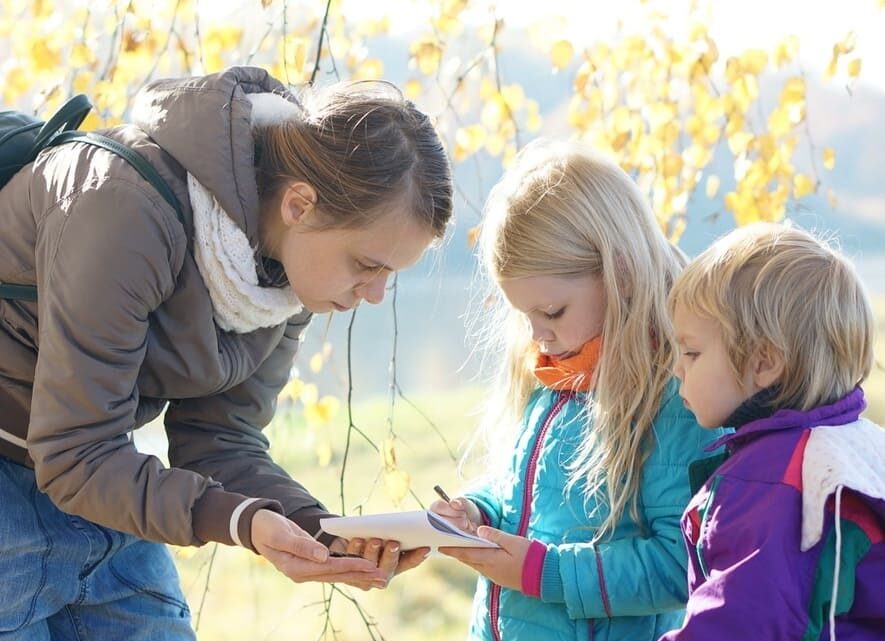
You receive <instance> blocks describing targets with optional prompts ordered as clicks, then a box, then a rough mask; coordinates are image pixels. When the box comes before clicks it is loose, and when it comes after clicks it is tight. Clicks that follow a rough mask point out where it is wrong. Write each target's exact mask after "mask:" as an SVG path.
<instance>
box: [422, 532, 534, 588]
mask: <svg viewBox="0 0 885 641" xmlns="http://www.w3.org/2000/svg"><path fill="white" fill-rule="evenodd" d="M476 534H477V536H479V537H480V538H482V539H486V540H487V541H492V542H493V543H497V544H498V545H500V546H501V547H500V548H498V549H494V548H449V547H441V548H439V551H440V552H441V553H442V554H445V555H447V556H450V557H452V558H454V559H458V560H459V561H461V563H463V564H464V565H469V566H470V567H472V568H473V569H474V570H476V571H477V572H479V573H480V574H482V575H483V576H485V577H488V578H489V580H491V581H492V582H493V583H497V584H498V585H500V586H501V587H503V588H511V589H513V590H520V591H521V590H522V566H523V564H524V563H525V557H526V554H528V551H529V546H530V545H531V543H532V542H531V541H530V540H529V539H527V538H525V537H522V536H514V535H513V534H506V533H504V532H502V531H501V530H496V529H495V528H492V527H489V526H487V525H483V526H482V527H480V528H479V529H478V530H477V533H476Z"/></svg>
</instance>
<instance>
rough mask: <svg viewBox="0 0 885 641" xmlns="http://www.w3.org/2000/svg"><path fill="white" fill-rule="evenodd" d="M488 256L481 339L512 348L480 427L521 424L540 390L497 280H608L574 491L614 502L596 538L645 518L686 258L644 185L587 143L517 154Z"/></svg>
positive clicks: (491, 227) (488, 231)
mask: <svg viewBox="0 0 885 641" xmlns="http://www.w3.org/2000/svg"><path fill="white" fill-rule="evenodd" d="M480 252H481V256H482V261H483V265H484V268H485V271H486V272H487V274H488V276H489V277H490V280H491V282H490V285H491V286H492V287H493V288H494V290H493V296H496V297H497V300H498V301H499V302H500V303H501V304H500V305H499V306H498V309H499V312H498V313H499V319H498V321H497V322H492V323H489V324H488V326H487V327H488V329H487V330H486V337H485V339H486V340H485V343H486V345H487V347H488V348H489V349H490V350H491V351H490V352H489V353H490V354H496V355H497V354H503V355H504V356H503V360H502V362H501V363H500V365H499V367H498V371H497V374H496V378H497V385H496V386H495V390H494V391H493V395H492V398H491V400H490V404H489V407H488V408H487V411H486V415H485V420H484V423H483V427H484V428H485V431H486V432H487V433H491V434H494V433H496V432H497V433H499V428H500V427H502V426H507V427H509V428H511V429H513V428H515V426H517V425H519V424H520V422H521V421H522V415H523V412H524V410H525V407H526V404H527V401H528V399H529V396H530V395H531V393H532V391H533V390H534V389H535V388H536V387H537V385H538V383H537V381H536V379H535V378H534V375H533V372H532V368H531V366H530V364H529V362H528V359H527V353H529V350H530V349H531V343H532V340H531V331H530V328H529V326H528V323H527V322H526V319H525V318H523V317H522V315H521V314H520V313H519V312H518V311H516V310H513V309H510V308H509V307H508V306H506V305H505V304H503V302H502V301H501V298H502V297H501V295H500V292H499V291H498V290H497V283H498V282H500V281H501V280H503V279H512V278H523V277H527V276H564V277H568V276H574V275H595V276H599V277H600V278H601V279H602V281H603V283H604V288H605V293H606V299H607V303H606V310H605V319H604V323H603V330H602V335H603V349H602V355H601V358H600V362H599V365H598V367H597V370H596V383H595V393H594V394H592V395H588V402H587V408H586V409H587V415H586V420H587V427H586V430H585V433H586V438H584V439H583V441H582V446H581V448H580V449H579V451H578V452H577V455H576V458H575V459H574V461H572V463H571V465H570V470H569V471H570V474H569V487H571V486H573V485H574V484H575V483H577V482H579V481H581V480H584V481H585V482H586V490H585V491H586V494H587V496H595V497H596V498H597V499H598V500H602V501H603V502H605V503H607V504H608V506H609V513H608V515H607V516H606V518H605V521H604V523H603V525H602V527H601V528H600V529H599V530H598V531H597V533H596V535H595V539H594V540H599V539H600V538H602V537H603V536H604V535H605V534H607V533H610V532H611V531H612V530H613V529H614V527H615V525H616V524H617V522H618V521H619V520H620V518H621V516H622V514H623V513H624V510H625V509H626V507H627V505H628V504H629V505H630V514H631V516H632V518H633V519H634V520H635V521H637V522H638V521H639V516H638V505H637V489H638V485H639V479H640V475H641V471H642V465H643V463H644V461H645V459H646V457H647V455H648V452H649V448H650V445H651V440H652V433H651V432H652V420H653V419H654V417H655V415H656V414H657V412H658V410H659V408H660V404H661V400H662V397H663V394H664V389H665V387H666V385H667V381H668V380H669V378H670V371H671V366H672V357H673V353H672V347H671V337H672V329H671V325H670V321H669V317H668V314H667V292H668V291H669V289H670V285H671V283H672V282H673V280H674V279H675V277H676V275H677V274H678V272H679V270H680V269H681V267H682V266H683V265H684V264H685V260H684V257H683V255H682V253H681V252H679V250H678V249H676V248H675V247H673V246H672V245H670V243H669V242H667V240H666V238H665V237H664V235H663V234H662V233H661V230H660V228H659V227H658V225H657V223H656V221H655V217H654V215H653V214H652V212H651V209H650V208H649V206H648V204H647V203H646V200H645V199H644V198H643V196H642V194H641V193H640V192H639V189H638V188H637V186H636V184H635V183H634V182H633V180H631V179H630V177H629V176H628V175H627V174H626V173H624V172H623V171H622V170H621V169H620V168H619V167H618V166H617V165H615V164H613V163H612V162H609V161H607V160H605V159H603V158H602V157H600V156H598V155H595V154H594V153H592V152H591V151H590V150H588V149H587V148H585V147H583V146H581V145H579V144H576V143H552V142H549V141H543V140H542V141H535V142H533V143H532V144H530V145H528V146H527V147H526V148H525V149H524V150H523V151H522V152H520V154H519V155H518V156H517V158H516V161H515V164H514V166H513V167H512V168H511V169H510V170H509V171H508V172H507V173H506V174H505V176H504V177H503V178H502V179H501V181H500V182H499V183H498V184H497V185H496V186H495V187H494V188H493V190H492V192H491V194H490V196H489V199H488V202H487V205H486V210H485V217H484V221H483V224H482V228H481V232H480ZM502 329H503V331H502ZM496 339H497V340H496ZM591 425H592V428H591ZM491 438H494V439H495V441H492V442H490V443H489V446H490V450H491V452H494V449H495V448H494V445H495V443H497V448H498V449H501V442H502V441H501V440H500V439H499V438H496V437H494V436H492V437H491Z"/></svg>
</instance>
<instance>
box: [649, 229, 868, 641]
mask: <svg viewBox="0 0 885 641" xmlns="http://www.w3.org/2000/svg"><path fill="white" fill-rule="evenodd" d="M669 303H670V310H671V313H672V314H673V319H674V324H675V327H676V339H677V343H678V345H679V350H680V352H679V360H678V363H677V366H676V375H677V377H678V378H679V380H680V382H681V387H680V394H681V395H682V397H683V398H684V399H685V401H686V405H687V406H688V407H689V408H690V409H691V410H692V411H693V412H694V413H695V416H696V418H697V420H698V422H699V423H700V424H701V425H702V426H704V427H716V426H720V425H725V426H729V427H733V428H735V431H734V433H732V434H729V435H727V436H725V437H723V438H721V439H720V440H719V442H718V443H719V444H721V443H725V444H726V445H727V448H726V449H727V454H726V455H724V462H721V464H720V465H719V466H718V468H716V469H715V472H714V473H713V474H712V476H710V477H709V478H708V479H707V481H706V483H704V485H703V487H702V488H701V489H700V491H699V492H698V493H697V494H695V496H694V498H693V499H692V500H691V502H690V504H689V506H688V509H687V510H686V512H685V514H684V515H683V518H682V529H683V535H684V538H685V541H686V544H687V546H688V551H689V559H690V562H689V570H688V572H689V593H690V596H689V601H688V606H687V614H686V619H685V622H684V624H683V626H682V628H681V629H679V630H674V631H672V632H670V633H668V634H666V635H664V637H663V639H662V641H663V640H667V641H688V640H695V639H697V640H703V641H707V640H711V639H715V640H716V641H728V640H730V639H740V640H742V641H743V640H745V639H753V640H754V641H766V640H771V641H775V640H778V641H782V640H795V641H799V640H802V641H811V640H815V641H816V640H818V639H828V640H829V641H834V640H835V639H837V638H839V639H845V640H847V639H851V640H856V641H868V640H870V641H871V640H873V639H880V640H881V639H885V597H883V595H885V542H883V538H885V536H883V533H885V500H883V498H885V430H882V429H881V428H880V427H879V426H877V425H875V424H873V423H871V422H870V421H868V420H866V419H863V418H860V413H861V412H862V411H863V410H864V408H865V407H866V403H865V401H864V396H863V391H862V390H861V388H860V387H859V385H860V383H861V382H863V380H864V379H865V378H866V377H867V375H868V374H869V372H870V368H871V366H872V363H873V338H874V331H875V324H874V319H873V315H872V311H871V308H870V304H869V301H868V299H867V297H866V294H865V293H864V290H863V287H862V285H861V284H860V282H859V281H858V278H857V276H856V274H855V272H854V269H853V268H852V266H851V265H850V264H849V262H848V261H847V260H846V259H845V258H844V257H843V256H841V255H840V254H839V253H837V252H836V251H834V250H832V249H830V248H829V247H827V246H826V245H824V244H823V243H821V242H820V241H818V240H816V239H815V238H814V237H813V236H811V235H810V234H808V233H806V232H804V231H801V230H799V229H796V228H791V227H788V226H783V225H773V224H759V225H752V226H749V227H745V228H742V229H739V230H736V231H734V232H732V233H730V234H728V235H726V236H725V237H724V238H722V239H720V240H719V241H718V242H716V243H715V244H714V245H713V246H712V247H710V248H709V249H708V250H707V251H705V252H704V253H703V254H701V255H700V256H699V257H698V258H697V259H696V260H695V261H694V262H692V264H691V265H690V266H689V267H688V268H687V269H686V270H685V271H684V272H683V273H682V274H681V276H680V277H679V278H678V279H677V281H676V283H675V285H674V287H673V289H672V292H671V294H670V299H669ZM714 463H715V461H714Z"/></svg>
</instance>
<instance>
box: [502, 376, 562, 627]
mask: <svg viewBox="0 0 885 641" xmlns="http://www.w3.org/2000/svg"><path fill="white" fill-rule="evenodd" d="M571 397H572V394H571V392H563V393H562V394H560V396H559V398H558V399H556V402H555V403H554V404H553V407H552V408H550V411H549V412H548V413H547V417H546V418H545V419H544V424H543V425H542V426H541V429H540V430H539V431H538V435H537V436H536V437H535V442H534V444H533V445H532V453H531V454H530V455H529V462H528V465H526V471H525V485H524V489H523V493H522V516H521V517H520V520H519V527H518V528H517V530H516V535H517V536H525V533H526V531H527V530H528V528H529V518H530V517H531V506H532V488H533V487H534V485H535V472H536V471H537V467H538V457H539V456H540V455H541V445H543V443H544V437H545V436H546V435H547V431H548V430H549V429H550V424H551V423H553V419H554V418H556V415H557V414H559V411H560V410H561V409H562V406H563V405H565V404H566V402H567V401H568V400H569V399H570V398H571ZM500 599H501V586H500V585H498V584H497V583H492V589H491V591H490V593H489V619H490V623H491V630H492V638H493V639H494V640H495V641H501V633H500V631H499V630H498V615H499V607H500Z"/></svg>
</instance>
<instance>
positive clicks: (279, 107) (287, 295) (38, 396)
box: [0, 67, 452, 640]
mask: <svg viewBox="0 0 885 641" xmlns="http://www.w3.org/2000/svg"><path fill="white" fill-rule="evenodd" d="M132 119H133V124H131V125H127V126H122V127H118V128H114V129H112V130H109V131H107V132H105V133H106V135H107V136H110V137H112V138H114V139H116V140H117V141H118V142H121V143H123V144H125V145H127V146H128V147H129V148H130V149H133V150H135V151H136V152H137V153H138V154H140V155H141V156H142V157H143V158H144V159H145V160H146V161H147V162H149V163H150V164H151V165H152V166H153V167H154V168H155V169H156V171H157V172H159V173H160V175H161V176H162V177H163V178H164V179H165V181H166V182H167V183H168V185H169V186H170V187H171V189H172V191H173V192H174V194H175V196H176V198H177V200H178V202H179V204H180V206H181V210H182V214H183V216H182V218H183V220H180V219H179V218H178V217H177V216H176V213H175V211H174V209H173V208H172V206H171V205H170V204H167V203H166V202H165V201H164V200H163V199H162V198H161V197H160V195H159V193H158V192H157V190H156V189H155V188H154V186H153V185H152V184H151V183H149V182H147V181H146V180H145V179H143V178H142V177H141V176H140V175H139V174H138V173H136V171H135V170H134V169H133V167H132V166H130V165H129V164H127V162H126V161H124V160H123V159H122V158H120V157H119V156H117V155H115V154H112V153H110V152H108V151H105V150H104V149H97V148H96V147H94V146H90V145H87V144H84V143H68V144H62V145H60V146H57V147H53V148H51V149H48V150H46V151H44V152H43V153H41V154H40V155H39V156H38V157H37V159H36V161H35V162H34V163H32V164H30V165H27V166H25V167H24V168H23V169H22V170H21V171H19V172H18V173H17V174H16V175H15V176H13V178H12V179H11V180H10V182H9V183H8V184H6V185H5V186H4V187H3V189H2V191H0V282H6V283H13V284H20V285H25V286H36V288H37V292H38V301H37V302H36V303H34V302H29V301H26V300H8V299H7V300H0V637H5V635H6V634H11V635H12V637H13V638H15V639H21V640H24V639H28V640H30V639H48V638H50V637H51V638H65V639H67V638H83V637H89V638H95V639H110V638H116V639H177V640H178V639H192V638H193V633H192V632H191V630H190V627H189V615H188V608H187V605H186V603H185V601H184V598H183V596H182V594H181V591H180V589H179V586H178V578H177V576H176V572H175V567H174V565H173V563H172V560H171V558H170V557H169V554H168V552H167V551H166V549H165V547H164V546H162V545H158V544H157V543H155V542H167V543H174V544H176V545H202V544H204V543H206V542H209V541H217V542H220V543H226V544H237V545H242V546H243V547H246V548H249V549H252V550H254V551H256V552H258V553H260V554H261V555H263V556H264V557H265V558H267V559H268V560H269V561H270V562H271V563H272V564H274V565H275V566H276V567H277V568H278V569H279V570H280V571H281V572H283V573H285V574H286V575H287V576H289V577H290V578H292V579H293V580H294V581H308V580H317V581H339V582H345V583H349V584H352V585H356V586H359V587H363V588H369V587H375V586H378V587H380V586H383V585H384V584H385V583H386V581H387V579H388V578H389V576H390V574H391V573H392V572H393V569H394V568H396V567H397V563H398V562H399V564H400V568H402V567H403V566H404V565H406V566H408V565H409V564H410V563H413V562H416V560H415V559H410V558H408V557H406V558H403V559H400V556H399V550H398V548H397V547H396V545H395V544H391V545H388V546H386V547H385V548H383V551H382V547H381V546H380V542H379V541H373V542H369V543H368V545H366V546H365V549H362V545H361V542H357V545H358V546H359V547H360V549H359V550H354V549H348V548H345V547H344V546H345V544H344V543H343V542H342V541H340V540H338V541H331V540H328V539H321V541H315V540H313V535H314V534H315V533H317V532H318V530H319V524H318V523H319V519H320V518H321V517H323V516H325V515H326V510H325V508H324V507H323V506H322V504H321V503H320V502H319V501H318V500H317V499H316V498H314V497H313V496H311V494H310V493H309V492H308V491H307V490H306V489H305V488H304V487H302V486H301V485H299V484H298V483H297V482H295V481H294V480H293V479H291V478H290V477H289V476H288V474H287V473H286V472H285V471H284V470H283V469H282V468H280V467H279V466H278V465H276V464H275V463H274V462H273V461H272V460H271V458H270V456H269V455H268V446H269V444H268V441H267V438H266V436H265V435H264V434H263V433H262V429H263V428H264V426H265V425H266V424H267V423H268V422H269V421H270V419H271V417H272V415H273V411H274V407H275V401H276V397H277V394H278V392H279V390H280V389H281V387H282V386H283V385H284V384H285V382H286V379H287V378H288V375H289V372H290V370H291V367H292V360H293V358H294V355H295V350H296V348H297V345H298V339H299V335H300V334H301V332H302V330H303V329H304V327H305V326H306V325H307V323H308V322H309V320H310V317H311V314H312V313H321V312H328V311H332V310H346V309H350V308H352V307H354V306H356V305H357V304H359V303H360V302H361V301H363V300H365V301H368V302H370V303H378V302H380V301H381V299H382V297H383V296H384V289H385V283H386V280H387V278H388V276H389V275H390V273H391V272H393V271H395V270H399V269H402V268H405V267H408V266H410V265H412V264H413V263H415V262H416V261H417V260H418V259H419V257H420V256H421V254H422V253H423V252H424V250H425V249H426V248H427V246H428V245H429V244H430V243H431V242H432V241H434V240H435V239H437V238H439V237H441V236H442V235H443V234H444V231H445V227H446V224H447V221H448V220H449V217H450V215H451V211H452V185H451V180H450V174H449V168H448V162H447V158H446V155H445V152H444V150H443V147H442V145H441V143H440V140H439V138H438V137H437V134H436V132H435V131H434V128H433V126H432V125H431V123H430V121H429V119H428V118H427V116H425V115H424V114H423V113H421V112H420V111H418V110H417V109H416V108H415V106H414V105H413V104H412V103H410V102H408V101H407V100H405V99H404V98H403V97H402V95H401V94H400V93H399V92H398V91H396V90H394V89H392V88H391V87H390V86H389V85H385V84H380V83H374V84H373V83H368V84H367V83H355V84H343V85H338V86H333V87H331V88H329V89H327V90H326V91H324V92H321V93H317V94H316V95H314V96H312V97H311V96H305V97H304V98H303V99H302V100H300V101H299V100H298V99H297V98H296V97H295V96H294V95H292V94H291V93H290V92H289V91H288V90H287V89H286V87H285V86H284V85H283V84H281V83H280V82H278V81H277V80H275V79H273V78H271V77H270V76H268V74H267V72H265V71H264V70H262V69H258V68H249V67H238V68H232V69H229V70H227V71H225V72H223V73H219V74H214V75H210V76H205V77H198V78H183V79H173V80H160V81H156V82H153V83H151V85H149V86H148V87H146V88H145V89H144V90H143V91H142V92H140V94H139V95H138V97H137V98H136V100H135V104H134V106H133V109H132ZM167 405H168V409H167V411H166V415H165V425H166V431H167V434H168V436H169V461H170V467H168V468H167V467H164V466H163V464H162V463H161V462H160V461H159V460H158V459H156V458H154V457H151V456H146V455H143V454H140V453H139V452H137V451H136V450H135V448H134V447H133V445H132V443H131V442H130V439H129V435H130V432H132V430H134V429H136V428H138V427H140V426H142V425H144V424H145V423H147V422H148V421H149V420H151V419H152V418H154V417H155V416H157V415H158V414H159V413H160V412H161V411H162V410H163V409H164V408H166V407H167ZM351 543H353V542H351ZM324 544H329V545H332V546H333V549H334V548H335V547H336V546H337V548H338V551H340V552H345V551H347V552H359V553H360V555H361V556H363V558H359V559H356V558H330V556H329V550H328V549H327V548H326V545H324Z"/></svg>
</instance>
